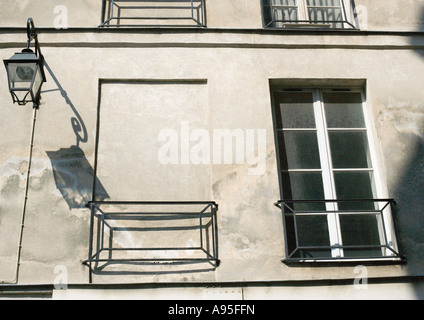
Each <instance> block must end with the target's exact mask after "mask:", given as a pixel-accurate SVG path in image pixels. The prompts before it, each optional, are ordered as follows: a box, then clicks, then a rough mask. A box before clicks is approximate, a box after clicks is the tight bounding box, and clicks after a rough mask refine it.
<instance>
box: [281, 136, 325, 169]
mask: <svg viewBox="0 0 424 320" xmlns="http://www.w3.org/2000/svg"><path fill="white" fill-rule="evenodd" d="M278 141H279V149H280V161H281V168H282V169H284V170H288V169H321V162H320V158H319V150H318V138H317V133H316V131H284V132H279V133H278Z"/></svg>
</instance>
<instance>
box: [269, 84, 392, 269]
mask: <svg viewBox="0 0 424 320" xmlns="http://www.w3.org/2000/svg"><path fill="white" fill-rule="evenodd" d="M343 89H345V88H342V90H343ZM345 90H346V91H348V92H356V93H360V94H361V99H362V103H361V105H362V112H363V116H364V122H365V127H364V128H337V129H334V128H331V129H329V128H327V121H326V117H325V110H324V99H323V93H324V92H334V91H333V90H332V89H330V88H328V89H327V88H313V89H307V88H305V89H301V91H302V92H311V93H312V95H313V109H314V116H315V122H316V132H317V138H318V148H319V155H320V161H321V171H322V178H323V188H324V196H325V199H331V200H337V195H336V188H335V181H334V175H333V172H335V171H338V170H340V171H353V170H360V171H369V172H372V173H373V183H374V184H373V185H372V188H373V193H374V198H375V199H387V198H388V195H387V191H386V188H384V187H383V186H384V184H383V183H382V176H381V172H380V169H379V166H378V164H379V161H378V155H377V151H376V150H377V149H376V145H375V142H374V133H373V130H372V124H371V119H370V115H369V113H368V112H367V107H366V98H365V94H364V91H363V89H362V88H348V89H347V88H346V89H345ZM272 92H273V93H275V92H285V91H281V90H272ZM283 130H287V131H289V130H301V129H289V128H287V129H283ZM307 130H310V129H307ZM332 130H341V131H342V130H346V131H352V130H355V131H356V130H358V131H364V132H366V136H367V142H368V149H369V150H368V152H369V158H370V166H369V168H367V169H362V168H361V169H353V168H352V169H349V168H344V169H334V168H333V167H332V160H331V150H330V142H329V135H328V133H329V131H332ZM280 169H281V168H279V171H280ZM308 171H311V170H308V169H294V170H290V169H289V170H288V172H308ZM312 171H318V170H317V169H313V170H312ZM377 204H378V209H379V210H383V209H384V206H385V203H377ZM326 210H327V211H329V213H325V212H324V213H321V214H323V215H327V217H328V218H327V221H328V230H329V238H330V245H331V246H338V245H341V246H342V245H343V243H342V235H341V227H340V222H339V218H338V215H339V214H340V213H339V212H337V211H338V208H337V203H336V201H334V202H327V203H326ZM355 214H360V213H355ZM382 215H383V219H384V229H385V230H382V229H380V230H379V236H380V243H382V244H383V243H385V242H386V241H385V240H384V241H383V235H384V234H385V235H386V239H387V244H389V247H390V248H391V249H392V250H393V251H395V252H398V245H397V241H396V233H395V226H394V225H393V219H392V212H391V210H390V209H389V210H384V211H382ZM380 227H381V226H380ZM382 250H385V253H383V258H380V259H379V260H398V259H399V257H397V256H396V255H395V254H394V253H393V251H391V250H389V249H387V248H386V249H384V248H382ZM331 256H332V258H333V259H337V260H343V258H344V254H343V248H340V247H335V248H332V249H331ZM312 260H313V259H312ZM364 260H365V261H366V260H375V259H374V258H370V259H360V258H358V259H355V258H353V259H352V258H349V261H364ZM305 261H307V259H305ZM314 261H315V260H314ZM323 261H326V260H323Z"/></svg>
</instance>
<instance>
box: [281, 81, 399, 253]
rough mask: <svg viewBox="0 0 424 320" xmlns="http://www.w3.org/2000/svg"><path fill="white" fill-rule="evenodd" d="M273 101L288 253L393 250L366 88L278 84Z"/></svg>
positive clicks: (380, 251)
mask: <svg viewBox="0 0 424 320" xmlns="http://www.w3.org/2000/svg"><path fill="white" fill-rule="evenodd" d="M273 105H274V119H275V121H274V123H275V129H276V144H277V150H278V163H279V172H280V188H281V195H282V199H284V200H282V201H281V203H280V204H281V206H282V209H283V212H284V222H285V228H286V246H287V250H288V252H287V255H288V257H289V258H290V259H312V260H321V259H334V258H337V259H352V258H355V259H380V258H396V257H398V256H399V255H398V253H397V251H396V250H397V249H396V244H395V235H394V230H393V229H394V228H393V223H392V222H393V220H392V210H391V207H392V203H391V202H390V200H379V199H383V197H382V193H383V192H382V188H381V185H380V176H379V173H378V168H377V167H376V166H375V163H376V155H375V150H374V145H373V142H372V135H371V133H370V130H369V124H368V121H367V117H365V114H364V97H363V93H362V92H361V91H360V90H350V89H328V90H327V89H311V90H309V89H277V90H274V91H273Z"/></svg>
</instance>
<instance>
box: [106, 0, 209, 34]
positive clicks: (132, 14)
mask: <svg viewBox="0 0 424 320" xmlns="http://www.w3.org/2000/svg"><path fill="white" fill-rule="evenodd" d="M205 21H206V18H205V0H103V5H102V21H101V25H100V27H162V26H167V27H205V26H206V25H205Z"/></svg>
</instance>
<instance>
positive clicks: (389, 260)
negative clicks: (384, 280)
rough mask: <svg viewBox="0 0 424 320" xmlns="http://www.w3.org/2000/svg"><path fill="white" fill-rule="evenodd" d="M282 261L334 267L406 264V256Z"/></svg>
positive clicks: (290, 263)
mask: <svg viewBox="0 0 424 320" xmlns="http://www.w3.org/2000/svg"><path fill="white" fill-rule="evenodd" d="M281 262H282V263H284V264H286V265H288V266H308V267H310V266H316V267H324V266H326V267H332V266H341V265H343V266H357V265H359V264H361V265H368V266H373V265H375V266H380V265H401V264H406V263H407V261H406V258H405V257H384V258H350V259H349V258H333V259H331V258H323V259H303V258H299V259H293V258H291V259H282V260H281Z"/></svg>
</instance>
